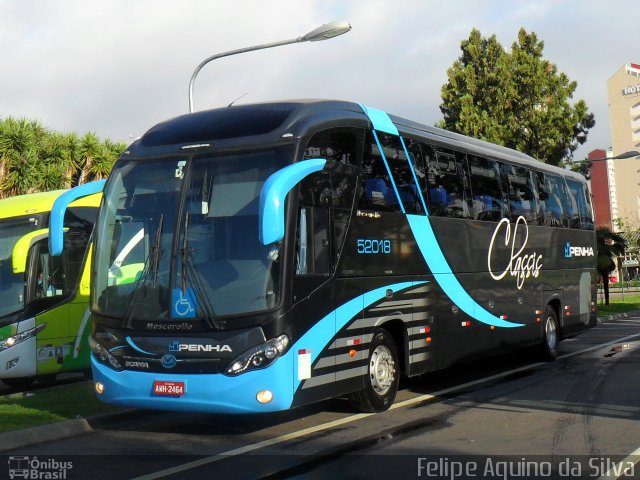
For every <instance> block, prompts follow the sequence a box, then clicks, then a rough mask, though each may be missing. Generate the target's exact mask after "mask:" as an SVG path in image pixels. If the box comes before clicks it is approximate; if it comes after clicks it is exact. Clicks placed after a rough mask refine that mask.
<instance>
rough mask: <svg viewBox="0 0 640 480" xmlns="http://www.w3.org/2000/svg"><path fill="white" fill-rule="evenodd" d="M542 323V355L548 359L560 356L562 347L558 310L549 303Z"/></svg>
mask: <svg viewBox="0 0 640 480" xmlns="http://www.w3.org/2000/svg"><path fill="white" fill-rule="evenodd" d="M543 319H544V320H543V324H542V348H541V352H542V357H543V358H544V359H546V360H554V359H555V358H556V357H557V356H558V350H559V347H560V327H559V325H558V316H557V315H556V311H555V310H554V309H553V307H551V305H547V308H546V310H545V311H544V317H543Z"/></svg>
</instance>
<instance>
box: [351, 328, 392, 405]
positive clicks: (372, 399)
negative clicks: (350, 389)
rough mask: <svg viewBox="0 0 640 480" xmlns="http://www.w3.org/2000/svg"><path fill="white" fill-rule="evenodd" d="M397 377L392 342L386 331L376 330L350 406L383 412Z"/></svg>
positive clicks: (388, 403) (390, 400)
mask: <svg viewBox="0 0 640 480" xmlns="http://www.w3.org/2000/svg"><path fill="white" fill-rule="evenodd" d="M399 380H400V372H399V364H398V349H397V348H396V344H395V342H394V341H393V338H392V337H391V335H390V334H389V333H388V332H387V331H386V330H384V329H377V330H376V331H375V332H374V335H373V339H372V340H371V345H370V347H369V361H368V364H367V375H366V377H365V380H364V387H363V388H362V390H360V391H358V392H355V393H352V394H351V396H350V397H349V400H350V401H351V405H352V406H353V407H354V408H356V409H357V410H360V411H362V412H384V411H385V410H387V409H388V408H389V407H390V406H391V405H392V404H393V401H394V400H395V398H396V394H397V393H398V383H399Z"/></svg>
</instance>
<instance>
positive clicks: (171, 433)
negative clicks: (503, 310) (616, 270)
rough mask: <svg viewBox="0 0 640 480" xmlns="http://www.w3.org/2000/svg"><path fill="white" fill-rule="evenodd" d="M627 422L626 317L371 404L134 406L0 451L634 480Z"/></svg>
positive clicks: (85, 468)
mask: <svg viewBox="0 0 640 480" xmlns="http://www.w3.org/2000/svg"><path fill="white" fill-rule="evenodd" d="M639 420H640V317H634V318H629V319H621V320H617V321H608V322H606V323H604V324H601V325H598V326H597V327H595V328H593V329H591V330H589V331H587V332H585V333H583V334H582V335H580V336H578V337H575V338H573V339H569V340H565V341H564V342H562V344H561V355H560V357H559V358H558V359H557V360H556V361H555V362H549V363H539V362H537V361H536V360H532V352H531V351H522V352H516V353H512V354H509V355H503V356H499V357H494V358H491V359H487V360H484V361H480V362H474V363H472V364H467V365H463V366H459V367H456V368H451V369H448V370H444V371H441V372H437V373H434V374H429V375H424V376H422V377H421V378H419V379H412V380H411V381H408V382H406V384H405V385H404V386H403V389H402V390H401V392H400V393H399V395H398V399H397V401H396V403H395V405H394V407H393V408H392V409H391V410H390V411H388V412H385V413H383V414H377V415H362V414H360V415H357V414H354V412H353V411H352V410H351V409H350V407H349V404H348V402H346V401H345V400H342V399H338V400H332V401H328V402H323V403H320V404H318V405H314V406H311V407H306V408H302V409H298V410H294V411H290V412H282V413H277V414H271V415H266V416H258V415H251V416H221V415H203V414H184V413H168V412H154V411H134V412H131V413H130V414H128V415H125V416H120V417H117V418H116V419H113V418H112V419H107V420H102V421H100V422H94V423H93V424H92V426H93V428H94V432H92V433H89V434H85V435H82V436H78V437H73V438H68V439H64V440H60V441H57V442H52V443H47V444H39V445H32V446H30V447H25V448H21V449H19V450H14V451H7V452H2V453H3V454H4V455H7V456H12V457H13V458H14V459H15V458H16V457H18V456H21V457H23V458H24V457H28V458H29V459H33V458H34V457H36V456H37V458H38V461H39V462H46V461H49V462H51V461H56V462H58V463H59V464H62V463H63V462H71V463H70V464H69V465H71V466H72V468H68V469H66V470H65V475H66V477H65V478H88V477H89V476H90V477H91V478H110V479H120V478H144V479H153V478H175V479H178V478H180V479H182V478H188V479H189V480H196V479H200V478H202V479H217V478H221V479H226V478H242V479H247V478H305V479H306V478H323V479H324V478H340V479H342V478H384V479H390V478H391V479H393V480H395V479H399V478H447V479H450V480H453V479H459V478H500V479H503V480H504V479H506V478H572V479H573V478H593V479H597V478H605V477H606V478H640V463H636V462H640V422H639ZM0 448H1V446H0ZM631 454H634V455H632V456H630V455H631ZM5 458H7V457H5ZM0 460H1V459H0ZM14 464H15V460H14ZM48 465H49V464H46V463H45V464H44V466H43V467H42V468H41V469H45V467H47V466H48ZM54 467H55V465H54ZM3 469H4V467H3V466H2V463H0V477H1V476H2V475H3V474H4V473H5V471H4V470H3ZM625 469H626V470H625Z"/></svg>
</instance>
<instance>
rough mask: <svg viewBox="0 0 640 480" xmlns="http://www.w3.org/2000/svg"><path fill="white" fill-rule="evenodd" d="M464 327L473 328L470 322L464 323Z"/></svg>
mask: <svg viewBox="0 0 640 480" xmlns="http://www.w3.org/2000/svg"><path fill="white" fill-rule="evenodd" d="M461 325H462V326H463V327H470V326H471V322H470V321H469V320H467V321H466V322H462V324H461Z"/></svg>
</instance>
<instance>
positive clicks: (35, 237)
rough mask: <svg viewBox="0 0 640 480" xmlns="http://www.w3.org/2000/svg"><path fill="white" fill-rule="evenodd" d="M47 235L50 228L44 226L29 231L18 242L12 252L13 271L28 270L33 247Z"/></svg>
mask: <svg viewBox="0 0 640 480" xmlns="http://www.w3.org/2000/svg"><path fill="white" fill-rule="evenodd" d="M67 230H68V229H67ZM47 237H49V229H48V228H43V229H40V230H35V231H33V232H31V233H27V234H26V235H24V236H23V237H22V238H20V239H19V240H18V241H17V242H16V244H15V245H14V246H13V252H12V253H11V261H12V262H13V263H12V267H13V273H16V274H17V273H24V272H25V271H26V269H27V259H28V257H29V252H30V251H31V247H32V246H33V245H34V244H35V243H36V242H38V241H39V240H42V239H43V238H47Z"/></svg>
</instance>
